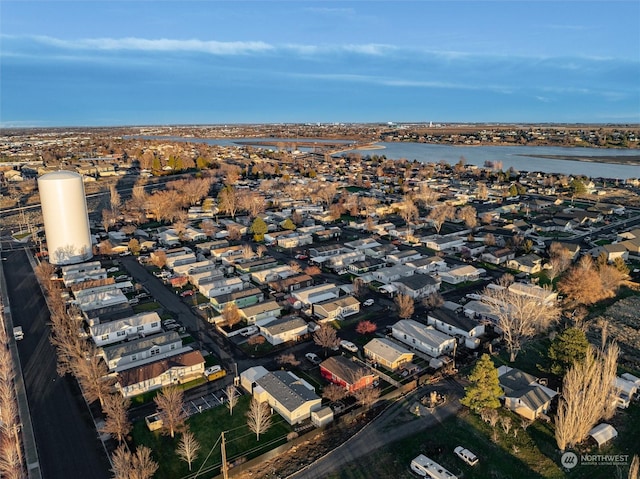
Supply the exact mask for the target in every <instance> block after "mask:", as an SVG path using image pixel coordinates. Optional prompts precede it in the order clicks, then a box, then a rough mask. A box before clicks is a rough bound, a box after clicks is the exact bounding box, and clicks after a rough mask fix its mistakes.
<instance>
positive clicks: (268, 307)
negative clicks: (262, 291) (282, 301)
mask: <svg viewBox="0 0 640 479" xmlns="http://www.w3.org/2000/svg"><path fill="white" fill-rule="evenodd" d="M240 311H242V314H244V315H245V316H246V317H247V318H250V317H251V316H255V315H256V314H261V313H266V312H268V311H280V305H279V304H278V303H276V302H275V301H267V302H266V303H258V304H254V305H253V306H247V307H246V308H242V309H240Z"/></svg>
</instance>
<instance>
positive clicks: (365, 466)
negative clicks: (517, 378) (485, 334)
mask: <svg viewBox="0 0 640 479" xmlns="http://www.w3.org/2000/svg"><path fill="white" fill-rule="evenodd" d="M501 416H503V417H510V418H511V420H512V428H511V429H510V431H509V432H508V433H506V432H505V430H504V429H503V428H502V427H501V425H500V423H498V424H497V425H496V427H495V428H492V427H491V426H490V425H488V424H486V423H484V422H482V420H480V418H479V417H478V416H476V415H473V414H469V413H466V412H462V413H461V414H460V415H458V416H457V417H452V418H449V419H447V420H445V421H444V422H442V423H441V424H440V425H438V426H437V427H435V428H433V429H431V430H429V431H426V432H424V433H420V434H416V435H414V436H411V437H408V438H407V439H404V440H402V441H398V442H396V443H393V444H390V445H389V446H388V447H387V448H385V449H384V450H380V451H376V452H374V453H371V454H370V455H368V456H366V457H364V458H361V459H360V460H358V461H357V462H354V463H351V464H350V465H349V466H347V467H345V468H343V469H342V470H341V471H340V472H339V473H337V474H333V475H331V476H329V478H328V479H369V478H371V477H376V478H377V479H385V478H389V479H392V478H393V479H396V478H397V479H409V478H414V477H415V476H414V475H413V474H412V473H411V471H410V470H409V464H410V463H411V460H412V459H413V458H414V457H416V456H417V455H418V454H425V455H427V456H429V457H430V458H432V459H434V460H435V461H437V462H439V463H440V464H441V465H443V466H444V467H446V468H447V469H448V470H449V471H451V472H452V473H453V474H456V475H457V476H458V477H464V478H465V479H474V478H477V479H486V478H505V479H507V478H545V479H546V478H548V479H555V478H564V477H568V478H575V479H578V478H579V479H611V478H614V477H625V478H626V477H627V476H626V473H627V472H626V470H625V468H624V467H621V468H620V470H618V469H617V468H616V467H615V466H592V465H588V466H587V465H584V466H578V467H576V468H575V469H572V470H571V471H570V472H566V471H564V470H563V469H561V468H560V466H559V460H560V453H559V452H558V451H557V448H556V444H555V439H554V436H553V434H554V433H553V425H551V424H546V423H544V422H541V421H537V422H535V423H533V424H532V425H530V426H529V427H527V428H526V430H525V429H523V428H522V426H521V421H520V419H519V418H518V416H516V415H514V414H511V413H510V412H508V411H504V410H502V411H501ZM615 422H619V423H620V426H616V427H619V429H618V430H619V432H620V436H619V438H622V440H620V439H618V440H616V441H614V442H613V443H612V444H611V445H607V446H603V447H602V448H601V449H600V450H598V449H597V448H591V450H590V451H589V454H633V453H634V449H635V453H636V454H637V453H638V452H639V451H638V449H639V447H638V444H640V437H639V436H640V427H639V426H640V424H639V422H640V406H638V405H637V404H636V405H634V406H633V407H632V408H630V409H629V410H628V411H625V412H619V413H618V418H617V421H615ZM515 431H517V432H515ZM458 445H462V446H464V447H466V448H468V449H470V450H471V451H473V452H474V453H475V454H476V455H477V456H478V458H479V459H480V462H479V463H478V464H477V465H476V466H475V467H471V466H468V465H467V464H465V463H464V462H462V461H461V460H460V459H458V458H457V457H456V456H455V455H454V454H453V449H454V448H455V447H456V446H458ZM581 452H584V451H581ZM372 471H375V476H374V475H372ZM618 474H621V475H618Z"/></svg>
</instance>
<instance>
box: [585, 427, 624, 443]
mask: <svg viewBox="0 0 640 479" xmlns="http://www.w3.org/2000/svg"><path fill="white" fill-rule="evenodd" d="M589 436H591V437H592V438H593V439H595V441H596V442H597V443H598V447H600V446H602V445H603V444H605V443H607V442H609V441H610V440H611V439H613V438H614V437H617V436H618V431H616V430H615V428H614V427H613V426H612V425H611V424H607V423H604V422H603V423H602V424H598V425H597V426H596V427H594V428H593V429H591V431H589Z"/></svg>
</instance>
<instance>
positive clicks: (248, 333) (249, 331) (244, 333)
mask: <svg viewBox="0 0 640 479" xmlns="http://www.w3.org/2000/svg"><path fill="white" fill-rule="evenodd" d="M258 331H259V329H258V327H257V326H249V327H248V328H246V329H245V330H244V331H242V332H241V333H240V334H241V335H242V336H253V335H254V334H256V333H257V332H258Z"/></svg>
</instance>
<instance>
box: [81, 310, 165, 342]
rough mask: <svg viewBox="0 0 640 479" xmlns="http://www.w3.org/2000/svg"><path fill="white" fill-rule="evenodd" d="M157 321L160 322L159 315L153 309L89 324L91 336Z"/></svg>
mask: <svg viewBox="0 0 640 479" xmlns="http://www.w3.org/2000/svg"><path fill="white" fill-rule="evenodd" d="M154 322H157V323H158V324H160V316H158V313H156V312H155V311H151V312H144V313H138V314H135V315H133V316H129V317H128V318H124V319H118V320H116V321H110V322H108V323H100V324H94V325H93V326H91V328H90V330H91V334H92V335H93V336H96V337H97V336H102V335H104V334H109V333H113V332H116V331H122V330H126V329H129V328H134V327H137V326H142V325H145V324H151V323H154Z"/></svg>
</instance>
